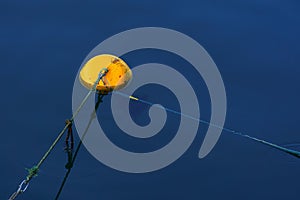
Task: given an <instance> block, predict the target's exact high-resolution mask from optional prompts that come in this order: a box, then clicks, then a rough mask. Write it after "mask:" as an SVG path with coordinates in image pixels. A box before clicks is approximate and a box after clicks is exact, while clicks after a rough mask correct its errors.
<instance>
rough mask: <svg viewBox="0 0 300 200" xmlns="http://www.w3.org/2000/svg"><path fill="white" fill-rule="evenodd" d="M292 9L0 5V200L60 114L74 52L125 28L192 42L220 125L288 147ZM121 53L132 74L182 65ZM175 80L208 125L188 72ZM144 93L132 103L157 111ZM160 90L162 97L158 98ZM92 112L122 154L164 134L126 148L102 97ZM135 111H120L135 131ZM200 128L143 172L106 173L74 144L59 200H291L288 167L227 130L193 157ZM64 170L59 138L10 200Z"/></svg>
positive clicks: (256, 2)
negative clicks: (172, 156) (189, 92)
mask: <svg viewBox="0 0 300 200" xmlns="http://www.w3.org/2000/svg"><path fill="white" fill-rule="evenodd" d="M299 11H300V4H299V2H298V1H296V0H294V1H292V0H290V1H288V0H287V1H283V0H282V1H279V0H272V1H271V0H252V1H241V0H240V1H238V0H228V1H217V0H215V1H208V0H207V1H138V0H130V1H115V0H113V1H102V2H101V1H92V0H89V1H71V0H70V1H49V2H42V1H34V0H31V1H29V0H27V1H12V0H10V1H1V2H0V22H1V23H0V66H1V72H0V83H1V84H0V87H1V98H0V107H1V108H0V109H1V121H0V122H1V136H2V138H1V140H0V158H1V167H0V169H1V170H0V173H1V181H0V199H7V198H8V197H9V196H10V194H11V193H12V192H13V191H14V190H15V189H16V187H17V185H18V184H19V182H20V181H21V180H22V178H23V177H25V176H26V171H25V168H30V167H31V166H32V165H33V164H35V163H36V162H37V161H38V160H39V159H40V158H41V156H42V155H43V153H44V152H45V151H46V150H47V148H48V147H49V145H50V144H51V142H52V141H53V139H54V138H55V137H56V134H57V133H58V132H59V130H60V129H61V128H62V127H63V126H64V120H65V119H66V118H68V117H70V115H71V112H72V107H71V103H72V88H73V83H74V79H75V77H76V74H77V71H78V69H79V67H80V65H81V62H82V61H83V59H84V58H85V56H86V55H87V54H88V53H89V52H90V51H91V49H93V48H94V47H95V46H96V45H97V44H98V43H100V42H101V41H103V40H105V39H106V38H108V37H110V36H112V35H114V34H117V33H119V32H121V31H125V30H127V29H132V28H137V27H144V26H158V27H165V28H170V29H174V30H177V31H180V32H183V33H185V34H187V35H188V36H190V37H192V38H194V39H195V40H196V41H197V42H199V43H200V44H201V45H203V47H204V48H205V49H206V50H207V51H208V52H209V54H210V55H211V57H212V58H213V59H214V61H215V63H216V64H217V66H218V68H219V70H220V73H221V74H222V77H223V80H224V84H225V87H226V92H227V100H228V113H227V118H226V126H227V127H231V128H234V129H237V130H241V131H243V132H245V133H248V134H249V135H252V136H255V137H259V138H263V139H266V140H269V141H272V142H274V143H277V144H288V143H294V142H300V134H299V123H300V117H299V112H300V106H299V102H300V95H299V90H300V84H299V83H300V79H299V74H300V59H299V57H300V56H299V55H300V38H299V35H300V26H299V25H300V12H299ZM120 45H121V44H120ZM126 56H127V58H126V61H127V62H128V64H129V65H130V66H132V67H134V66H136V65H139V64H143V63H148V62H159V63H164V64H168V65H170V66H172V65H174V66H175V67H176V66H179V65H181V64H185V61H183V60H181V59H179V58H178V57H176V56H174V55H170V54H168V53H167V52H161V51H137V52H131V53H130V54H128V55H126ZM190 68H191V66H190ZM182 73H183V74H184V75H185V76H186V77H187V78H188V79H189V80H190V81H191V83H192V84H193V85H194V88H195V91H196V93H197V96H198V98H199V102H200V108H201V114H202V118H204V119H205V118H206V119H209V117H210V109H209V107H210V100H209V96H208V92H207V89H206V87H205V84H204V83H203V80H202V79H201V77H198V76H195V73H194V71H193V70H192V69H191V70H190V71H189V70H187V71H184V72H182ZM195 84H196V86H195ZM147 87H148V88H147ZM147 87H146V86H145V88H144V89H145V90H143V88H140V89H139V90H138V91H137V93H138V94H139V95H140V97H143V98H144V99H147V100H150V101H153V102H155V103H162V104H167V103H168V102H167V101H165V100H164V99H163V98H158V97H156V96H155V93H153V92H147V90H148V89H149V90H150V91H151V87H150V86H147ZM153 87H158V86H153ZM161 89H162V90H163V89H165V88H161ZM164 94H165V95H167V96H168V98H173V96H172V94H171V93H170V92H169V91H166V92H165V93H164ZM159 101H162V102H159ZM101 106H102V107H101V108H103V112H102V113H101V115H102V116H103V118H104V119H103V121H102V122H101V123H104V127H105V128H106V129H108V130H115V131H116V132H112V134H111V135H110V136H109V137H110V139H111V140H112V141H114V142H115V143H116V144H118V145H120V146H122V145H123V148H124V149H128V150H131V151H136V152H147V151H151V150H153V149H157V148H161V147H162V146H164V144H166V143H168V142H169V141H170V140H171V139H172V137H173V136H174V135H172V134H173V133H172V131H170V133H169V131H166V132H165V133H163V135H166V136H162V135H157V136H155V138H153V141H150V140H149V141H148V140H147V141H139V140H132V141H130V138H128V137H126V135H124V134H123V135H122V133H118V130H117V128H116V127H115V126H116V124H115V123H114V122H113V119H112V117H111V113H110V112H109V109H108V106H109V98H107V100H106V101H105V100H104V103H103V104H102V105H101ZM170 107H174V108H177V107H178V103H177V102H176V101H173V102H172V104H171V105H170ZM147 110H148V107H147V106H145V105H140V104H136V105H131V115H132V116H133V119H134V120H135V121H136V123H137V124H140V125H146V124H147V123H148V121H149V119H148V115H147V112H148V111H147ZM170 120H171V122H168V123H169V124H170V123H173V124H177V123H178V118H176V117H174V116H173V118H172V116H171V117H170ZM167 125H168V124H167ZM168 126H169V125H168ZM206 128H207V127H206V126H205V125H201V127H200V128H199V131H198V136H197V138H196V140H195V141H194V143H193V144H192V146H191V148H189V150H188V151H187V152H186V153H185V154H184V155H183V156H182V157H181V158H180V159H179V160H177V161H176V162H175V163H173V164H172V165H170V166H168V167H167V168H164V169H162V170H160V171H156V172H152V173H147V174H127V173H123V172H119V171H116V170H113V169H111V168H109V167H107V166H105V165H103V164H101V163H100V162H98V161H97V160H96V159H94V158H93V157H92V156H91V155H90V154H89V153H88V152H87V151H86V149H85V148H82V149H81V151H80V153H79V155H78V160H77V162H76V164H75V166H74V169H73V171H72V173H71V175H70V178H69V180H68V182H67V183H66V186H65V189H64V191H63V193H62V196H61V199H110V200H121V199H122V200H123V199H124V200H140V199H143V200H148V199H149V200H150V199H151V200H153V199H209V200H217V199H234V200H236V199H237V200H240V199H243V200H244V199H245V200H246V199H273V200H275V199H289V200H296V199H299V192H298V191H299V178H300V160H297V159H296V158H292V157H290V156H289V155H286V154H284V153H281V152H278V151H276V150H274V149H271V148H269V147H266V146H263V145H261V144H256V143H255V142H253V141H249V140H247V139H244V138H240V137H238V136H233V135H230V134H228V133H223V134H222V136H221V138H220V140H219V142H218V143H217V145H216V147H215V148H214V150H213V151H212V152H211V153H210V154H209V155H208V156H207V157H205V158H204V159H201V160H200V159H198V157H197V155H198V150H199V146H200V145H201V143H202V139H203V137H204V134H205V130H206ZM175 129H176V126H175V127H174V130H175ZM170 130H172V129H170ZM175 131H176V130H175ZM118 134H119V136H118ZM76 142H77V143H78V136H76ZM139 142H141V143H139ZM122 143H123V144H122ZM143 147H145V148H144V149H143ZM296 148H297V147H296ZM65 162H66V155H65V153H64V151H63V142H60V143H59V144H58V146H57V148H55V149H54V151H53V154H51V155H50V157H49V158H48V159H47V161H46V162H45V163H44V165H43V166H42V167H41V170H40V173H39V176H38V177H36V178H34V179H33V180H32V182H31V183H30V187H29V188H28V190H27V191H26V193H24V194H23V195H22V196H20V198H19V199H30V200H40V199H45V200H47V199H54V197H55V193H56V192H57V190H58V188H59V184H60V183H61V181H62V178H63V175H64V173H65V169H64V165H65Z"/></svg>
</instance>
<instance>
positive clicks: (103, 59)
mask: <svg viewBox="0 0 300 200" xmlns="http://www.w3.org/2000/svg"><path fill="white" fill-rule="evenodd" d="M105 68H106V69H107V73H106V75H105V76H104V77H103V78H102V79H101V81H100V82H99V83H98V85H97V86H96V90H98V91H99V92H101V93H108V92H111V91H113V90H118V89H121V88H123V87H125V86H126V85H127V83H128V82H129V81H130V79H131V78H132V72H131V70H130V68H129V67H128V65H127V64H126V63H125V62H124V61H123V60H122V59H121V58H118V57H117V56H114V55H109V54H102V55H98V56H95V57H93V58H91V59H90V60H89V61H88V62H87V63H86V64H85V65H84V66H83V68H82V69H81V71H80V75H79V79H80V82H81V84H82V85H83V86H85V87H86V88H88V89H92V87H93V85H94V84H95V82H96V80H97V78H98V76H99V73H100V71H101V70H103V69H105Z"/></svg>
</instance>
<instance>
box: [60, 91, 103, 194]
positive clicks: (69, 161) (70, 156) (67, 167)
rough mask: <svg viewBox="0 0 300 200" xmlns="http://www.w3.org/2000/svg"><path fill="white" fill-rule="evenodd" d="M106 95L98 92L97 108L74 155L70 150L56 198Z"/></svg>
mask: <svg viewBox="0 0 300 200" xmlns="http://www.w3.org/2000/svg"><path fill="white" fill-rule="evenodd" d="M104 95H105V94H101V93H98V97H97V98H98V100H97V102H96V105H95V110H94V111H93V112H92V114H91V117H90V120H89V123H88V124H87V126H86V128H85V131H84V132H83V135H82V137H81V138H80V142H79V143H78V145H77V147H76V150H75V153H74V156H73V157H72V152H71V153H69V152H68V163H67V164H66V166H65V167H66V169H67V172H66V174H65V176H64V179H63V181H62V183H61V185H60V188H59V190H58V192H57V194H56V197H55V200H58V198H59V196H60V195H61V192H62V190H63V188H64V186H65V183H66V181H67V179H68V177H69V174H70V173H71V169H72V167H73V165H74V162H75V160H76V158H77V155H78V152H79V150H80V147H81V146H82V141H83V140H84V138H85V136H86V134H87V132H88V130H89V128H90V125H91V124H92V122H93V120H94V119H95V118H96V112H97V109H98V107H99V105H100V103H101V102H102V99H103V97H104ZM70 158H71V159H70Z"/></svg>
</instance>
